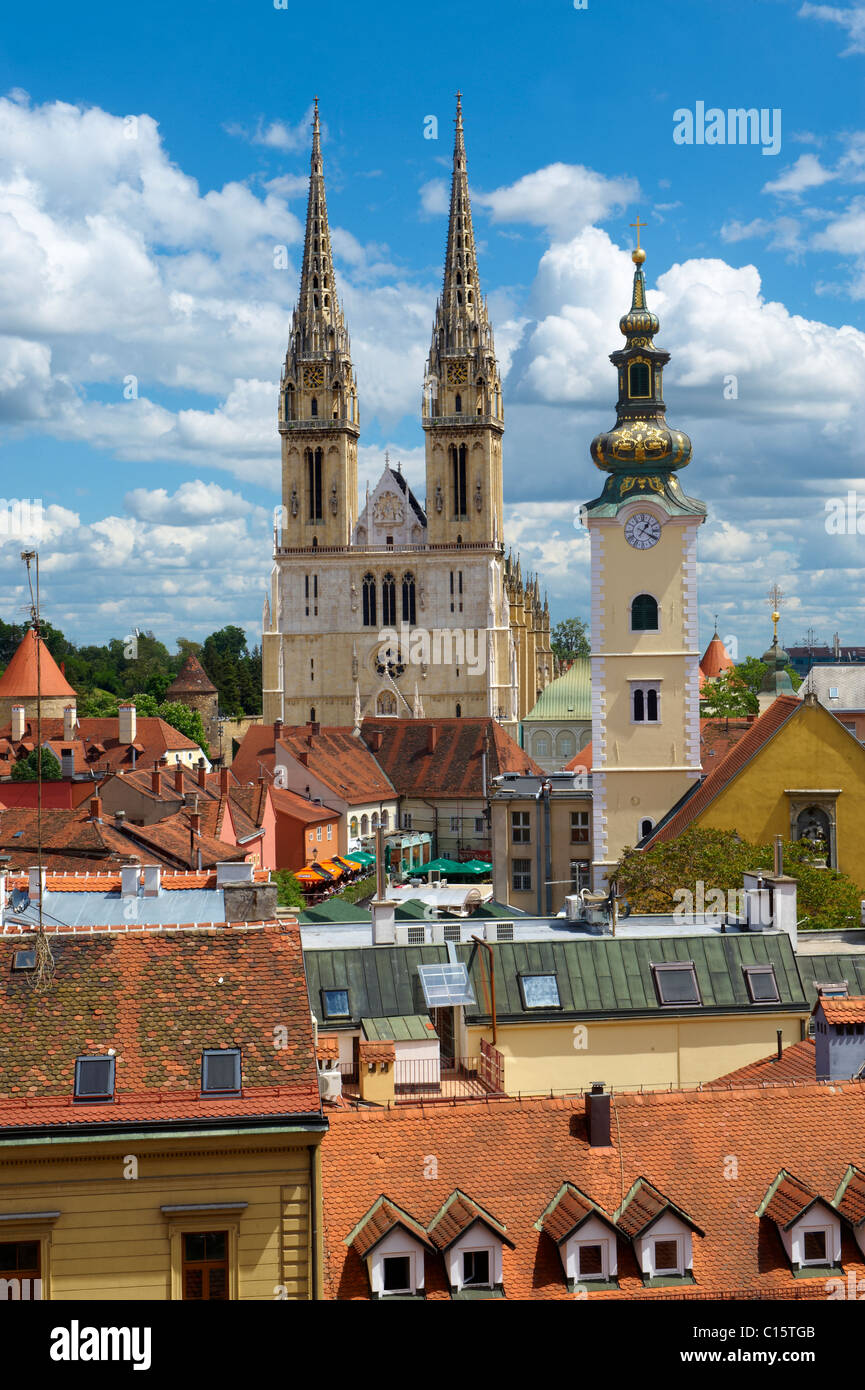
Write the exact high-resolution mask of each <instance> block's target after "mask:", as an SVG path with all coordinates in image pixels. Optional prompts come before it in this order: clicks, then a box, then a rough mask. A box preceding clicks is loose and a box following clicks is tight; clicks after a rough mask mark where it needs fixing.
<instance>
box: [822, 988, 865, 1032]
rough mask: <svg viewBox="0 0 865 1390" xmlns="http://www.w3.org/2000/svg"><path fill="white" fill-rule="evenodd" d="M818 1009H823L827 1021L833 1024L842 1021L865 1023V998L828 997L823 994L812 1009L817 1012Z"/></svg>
mask: <svg viewBox="0 0 865 1390" xmlns="http://www.w3.org/2000/svg"><path fill="white" fill-rule="evenodd" d="M818 1009H822V1010H823V1017H824V1018H825V1019H826V1022H827V1023H831V1024H833V1025H837V1024H841V1023H865V999H861V998H856V997H855V996H854V997H853V998H849V999H827V998H825V997H824V996H822V995H821V997H820V998H819V999H818V1000H817V1003H816V1004H815V1005H814V1008H813V1009H812V1013H816V1012H817V1010H818Z"/></svg>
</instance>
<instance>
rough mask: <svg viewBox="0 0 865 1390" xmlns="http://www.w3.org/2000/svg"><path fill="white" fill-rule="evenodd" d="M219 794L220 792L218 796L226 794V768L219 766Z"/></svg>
mask: <svg viewBox="0 0 865 1390" xmlns="http://www.w3.org/2000/svg"><path fill="white" fill-rule="evenodd" d="M219 794H220V796H228V768H227V767H221V768H220V769H219Z"/></svg>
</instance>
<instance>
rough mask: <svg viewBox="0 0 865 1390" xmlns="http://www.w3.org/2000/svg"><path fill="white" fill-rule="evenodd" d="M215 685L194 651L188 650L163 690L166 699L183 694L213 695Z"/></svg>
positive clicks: (173, 698) (175, 697) (177, 697)
mask: <svg viewBox="0 0 865 1390" xmlns="http://www.w3.org/2000/svg"><path fill="white" fill-rule="evenodd" d="M216 693H217V691H216V686H215V685H214V684H213V681H212V680H211V679H210V677H209V676H208V674H207V672H206V671H205V669H204V667H203V666H202V664H201V662H200V661H199V660H198V657H197V656H196V655H195V653H194V652H190V653H189V655H188V656H187V658H186V660H185V661H184V663H183V665H182V666H181V668H180V670H179V671H178V673H177V675H176V676H175V677H174V680H173V681H172V682H171V684H170V686H169V687H168V689H167V690H166V692H165V697H164V698H165V699H166V700H175V699H179V698H180V697H182V696H183V695H215V694H216Z"/></svg>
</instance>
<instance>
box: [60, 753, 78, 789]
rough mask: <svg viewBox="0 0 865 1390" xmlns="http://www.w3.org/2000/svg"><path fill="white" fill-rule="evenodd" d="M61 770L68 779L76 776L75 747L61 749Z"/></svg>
mask: <svg viewBox="0 0 865 1390" xmlns="http://www.w3.org/2000/svg"><path fill="white" fill-rule="evenodd" d="M60 772H61V774H62V776H63V777H64V778H65V779H66V780H67V781H68V779H69V778H70V777H74V776H75V749H74V748H61V749H60Z"/></svg>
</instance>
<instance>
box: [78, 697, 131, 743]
mask: <svg viewBox="0 0 865 1390" xmlns="http://www.w3.org/2000/svg"><path fill="white" fill-rule="evenodd" d="M137 723H138V714H137V711H136V709H135V706H134V705H129V704H127V705H120V706H119V707H118V710H117V737H118V739H119V740H120V742H121V743H125V744H127V745H128V744H130V743H134V742H135V731H136V726H137ZM64 737H65V735H64ZM70 737H71V735H70Z"/></svg>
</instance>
